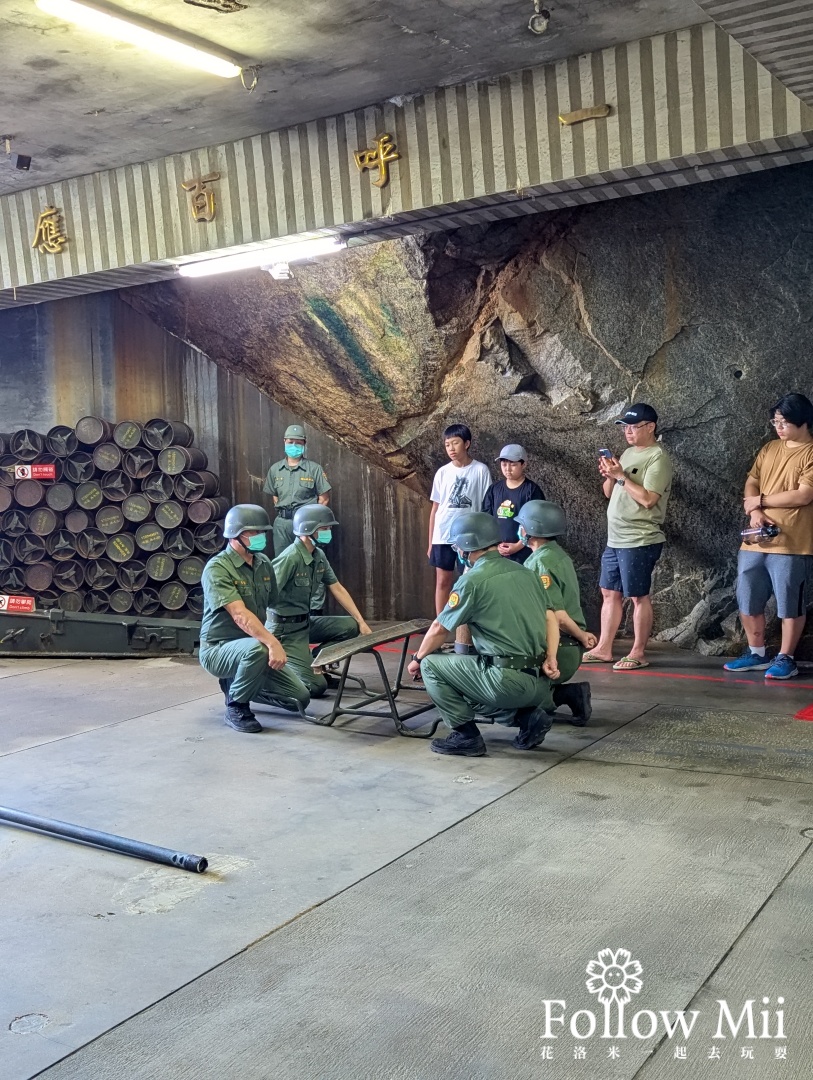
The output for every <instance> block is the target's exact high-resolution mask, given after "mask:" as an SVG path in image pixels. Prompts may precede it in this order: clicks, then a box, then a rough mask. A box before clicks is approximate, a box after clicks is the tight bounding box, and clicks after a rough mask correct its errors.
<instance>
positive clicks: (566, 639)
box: [559, 631, 584, 649]
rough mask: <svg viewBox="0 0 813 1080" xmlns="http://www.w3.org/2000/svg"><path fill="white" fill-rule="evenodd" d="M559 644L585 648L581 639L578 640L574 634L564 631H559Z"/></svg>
mask: <svg viewBox="0 0 813 1080" xmlns="http://www.w3.org/2000/svg"><path fill="white" fill-rule="evenodd" d="M559 644H560V645H576V646H578V648H580V649H583V648H584V646H583V645H582V643H581V642H580V641H576V639H575V638H574V637H573V636H572V634H565V633H563V632H562V631H560V632H559Z"/></svg>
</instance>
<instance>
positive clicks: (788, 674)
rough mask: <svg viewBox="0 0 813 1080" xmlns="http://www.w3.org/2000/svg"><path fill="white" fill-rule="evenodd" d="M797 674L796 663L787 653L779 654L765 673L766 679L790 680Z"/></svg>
mask: <svg viewBox="0 0 813 1080" xmlns="http://www.w3.org/2000/svg"><path fill="white" fill-rule="evenodd" d="M798 674H799V669H798V668H797V667H796V661H795V660H794V659H793V657H792V656H788V654H787V653H783V652H781V653H780V654H779V655H778V656H777V658H776V659H775V660H774V662H773V663H772V664H771V666H770V667H769V668H768V670H767V671H766V672H765V678H766V679H792V678H793V677H794V675H798Z"/></svg>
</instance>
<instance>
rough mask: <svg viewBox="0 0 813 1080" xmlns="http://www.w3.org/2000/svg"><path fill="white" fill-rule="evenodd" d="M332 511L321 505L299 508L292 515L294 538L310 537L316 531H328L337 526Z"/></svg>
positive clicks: (311, 504)
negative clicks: (332, 526)
mask: <svg viewBox="0 0 813 1080" xmlns="http://www.w3.org/2000/svg"><path fill="white" fill-rule="evenodd" d="M338 524H339V523H338V521H337V520H336V519H335V517H334V516H333V511H332V510H331V509H329V507H327V506H323V505H322V504H321V503H308V504H307V505H306V506H300V507H299V509H298V510H297V511H296V513H295V514H294V536H312V535H313V533H315V532H316V531H317V529H329V528H330V526H331V525H338Z"/></svg>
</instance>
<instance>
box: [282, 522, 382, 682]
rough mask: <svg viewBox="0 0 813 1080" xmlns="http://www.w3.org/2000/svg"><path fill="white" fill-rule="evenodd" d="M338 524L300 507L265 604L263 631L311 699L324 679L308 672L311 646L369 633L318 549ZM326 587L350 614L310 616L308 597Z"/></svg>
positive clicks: (324, 556) (349, 596) (315, 673)
mask: <svg viewBox="0 0 813 1080" xmlns="http://www.w3.org/2000/svg"><path fill="white" fill-rule="evenodd" d="M338 524H339V523H338V521H336V519H335V518H334V517H333V512H332V511H331V510H329V509H328V507H326V506H313V505H309V506H300V508H299V509H298V510H297V512H296V513H295V514H294V521H293V526H294V535H295V536H296V539H295V540H294V542H293V543H292V544H290V545H289V546H288V547H287V548H286V549H285V551H283V552H282V554H281V555H278V556H277V557H276V559H274V562H273V564H272V565H273V568H274V575H275V577H276V580H277V589H278V590H279V596H278V597H277V599H276V600H275V601H274V603H272V604H269V605H268V609H269V610H268V616H267V622H266V627H267V628H268V629H269V630H270V631H271V632H272V633H273V634H275V635H276V636H277V637H278V638H279V640H280V641H281V642H282V643H283V645H284V646H285V651H286V653H287V654H288V659H289V661H290V664H291V667H292V668H293V669H294V670H295V671H296V673H297V675H299V677H300V678H301V679H302V681H303V682H304V683H305V685H306V686H307V687H308V689H309V690H310V693H311V696H312V697H321V696H322V694H324V692H325V690H327V680H326V679H325V677H324V676H323V675H320V674H319V673H318V672H316V671H314V670H313V668H312V667H311V661H312V655H311V650H310V644H311V643H312V642H317V641H318V642H319V643H320V644H322V645H331V644H335V643H336V642H337V641H347V640H349V639H350V638H354V637H358V635H359V633H362V634H371V633H372V631H371V630H370V627H369V626H368V625H367V623H366V622H365V621H364V619H363V618H362V615H361V612H360V611H359V609H358V608H357V607H356V605H355V604H354V603H353V598H352V596H351V595H350V593H349V592H348V591H347V589H345V587H344V586H343V585H341V584H340V583H339V579H338V578H337V577H336V575H335V574H334V573H333V569H332V567H331V565H330V563H329V562H328V561H327V556H326V555H325V553H324V551H323V550H322V547H321V545H323V544H329V543H330V540H331V537H332V533H331V527H332V526H333V525H338ZM325 585H326V586H327V588H328V589H329V591H330V593H331V595H332V596H334V597H335V598H336V600H338V602H339V603H340V604H341V606H342V607H343V608H344V610H345V611H347V612H348V613H349V615H319V616H314V615H311V614H310V612H311V603H312V600H313V597H314V596H316V595H318V594H319V592H320V591H323V589H324V586H325ZM350 616H352V618H351V617H350Z"/></svg>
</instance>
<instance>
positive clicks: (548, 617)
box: [409, 513, 559, 757]
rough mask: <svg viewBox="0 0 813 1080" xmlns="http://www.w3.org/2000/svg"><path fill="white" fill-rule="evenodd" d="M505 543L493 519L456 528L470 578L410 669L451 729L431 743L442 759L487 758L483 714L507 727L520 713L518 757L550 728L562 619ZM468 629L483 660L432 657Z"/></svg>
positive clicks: (460, 520)
mask: <svg viewBox="0 0 813 1080" xmlns="http://www.w3.org/2000/svg"><path fill="white" fill-rule="evenodd" d="M501 542H502V533H501V531H500V527H499V524H498V522H497V521H496V519H495V518H493V517H491V515H489V514H483V513H467V514H461V515H459V516H458V517H457V518H456V519H455V520H454V522H453V523H452V526H451V533H450V543H451V545H452V547H453V548H454V549H455V551H456V553H457V557H458V558H459V559H460V561H461V562H462V563H463V564H464V565H465V566H467V567H469V568H470V572H469V573H468V574H465V575H464V576H463V577H461V578H459V579H458V581H457V582H456V584H455V588H454V591H453V592H452V593H451V595H450V596H449V600H448V603H447V604H446V607H445V608H444V609H443V611H441V613H440V614H439V615H438V617H437V619H436V620H435V621H434V622H433V623H432V625H431V626H430V627H429V629H428V630H427V632H426V636H425V637H424V639H423V641H422V642H421V644H420V646H419V648H418V651H417V652H416V653H414V654H413V657H412V662H411V663H410V665H409V671H410V674H411V675H412V676H413V677H417V676H418V675H419V674H420V676H421V677H422V678H423V682H424V685H425V687H426V689H427V691H428V693H429V696H430V697H431V699H432V701H433V702H434V703H435V706H436V708H437V710H438V712H439V713H440V715H441V717H442V718H443V720H444V721H445V722H446V724H447V725H448V726H449V727H450V728H451V729H452V731H451V734H450V735H448V736H447V737H446V738H445V739H434V740H433V741H432V745H431V749H432V750H433V751H434V752H435V753H436V754H455V755H459V756H462V757H482V755H483V754H485V752H486V744H485V742H484V741H483V738H482V736H481V734H480V731H479V729H478V727H477V724H476V723H475V722H474V717H475V716H476V715H478V714H479V715H480V716H491V717H495V718H500V719H502V717H503V716H509V715H511V713H512V711H513V710H516V712H515V713H514V714H513V717H512V719H511V721H510V722H511V723H513V724H516V725H517V726H518V727H519V734H518V735H517V737H516V738H515V739H514V742H513V745H514V746H515V747H516V749H517V750H532V749H533V748H534V747H535V746H538V745H539V744H540V743H541V742H542V740H543V739H544V738H545V735H546V734H547V732H548V731H549V730H550V727H551V723H552V721H551V718H550V717H549V716H548V711H551V712H552V711H553V709H554V708H555V706H554V704H553V699H552V697H551V691H550V679H555V678H556V677H557V676H558V674H559V669H558V667H557V664H556V651H557V648H558V644H559V629H558V626H557V622H556V617H555V616H554V614H553V611H552V610H551V609H550V607H549V604H548V601H547V597H546V594H545V590H544V589H543V588H542V584H541V582H540V581H539V578H538V577H537V576H536V575H535V574H531V573H529V572H528V571H527V570H526V569H525V568H524V567H523V566H521V565H520V564H519V563H515V562H512V561H511V560H510V559H503V558H502V557H501V556H500V553H499V551H498V550H497V548H498V545H499V544H500V543H501ZM464 623H465V624H467V625H468V627H469V629H470V631H471V636H472V641H473V643H474V646H475V648H476V650H477V655H476V656H456V655H445V656H444V655H440V654H437V655H430V653H432V654H434V653H435V651H436V650H437V649H439V648H440V646H441V645H442V644H443V642H444V641H445V640H446V632H447V631H449V630H455V629H456V628H457V627H458V626H460V625H462V624H464ZM546 650H547V656H546V657H545V659H544V662H543V663H542V674H541V676H540V670H539V666H540V662H541V658H542V656H543V654H544V653H545V651H546Z"/></svg>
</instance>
